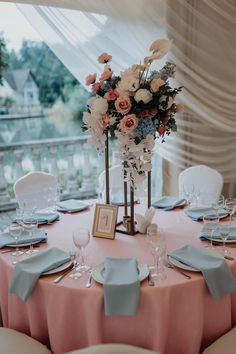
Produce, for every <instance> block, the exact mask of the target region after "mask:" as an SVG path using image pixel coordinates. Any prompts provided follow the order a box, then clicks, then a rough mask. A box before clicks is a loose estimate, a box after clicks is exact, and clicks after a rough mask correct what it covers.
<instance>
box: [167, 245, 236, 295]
mask: <svg viewBox="0 0 236 354" xmlns="http://www.w3.org/2000/svg"><path fill="white" fill-rule="evenodd" d="M168 255H169V256H171V257H172V258H175V259H177V260H178V261H180V262H182V263H184V264H187V265H189V266H190V267H193V268H196V269H198V270H200V271H201V272H202V275H203V277H204V279H205V281H206V284H207V287H208V289H209V291H210V293H211V295H212V297H213V299H215V300H216V299H218V298H219V297H220V296H222V295H226V294H230V293H232V292H234V291H236V281H235V279H234V277H233V275H232V273H231V271H230V270H229V268H228V267H227V264H226V263H225V261H224V259H223V258H220V257H219V256H217V255H213V254H210V253H209V251H208V250H206V249H202V248H196V247H193V246H191V245H186V246H184V247H182V248H180V249H178V250H175V251H173V252H171V253H169V254H168Z"/></svg>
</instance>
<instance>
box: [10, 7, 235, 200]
mask: <svg viewBox="0 0 236 354" xmlns="http://www.w3.org/2000/svg"><path fill="white" fill-rule="evenodd" d="M28 2H30V1H28ZM34 3H35V2H34ZM37 3H38V4H40V5H48V6H49V5H51V6H55V7H44V6H35V5H34V6H29V5H20V4H18V5H17V6H18V8H19V9H20V10H21V12H22V13H23V14H24V15H25V16H26V18H27V19H28V20H29V21H30V22H31V24H32V25H33V26H34V27H35V28H36V30H38V32H39V33H40V34H41V36H42V38H43V39H44V40H45V41H46V42H47V43H48V45H49V46H50V47H51V48H52V50H53V51H54V52H55V54H56V55H57V56H58V57H59V58H60V59H61V60H62V61H63V63H64V64H65V65H66V66H67V67H68V68H69V70H70V71H71V72H72V73H73V74H74V75H75V76H76V77H77V78H78V79H79V80H80V81H81V82H83V81H84V78H85V76H86V75H87V74H88V73H92V72H95V71H96V72H98V71H100V66H99V64H98V63H97V62H96V58H97V55H98V54H100V53H101V52H102V51H108V52H109V53H111V54H112V55H113V57H114V60H113V68H114V70H115V71H117V72H119V71H120V70H122V69H123V68H125V67H127V66H128V65H130V64H133V63H136V62H138V59H139V58H143V57H144V56H145V55H146V54H147V49H148V48H147V47H148V45H149V43H151V42H152V41H153V40H155V39H156V38H158V37H159V38H161V37H163V36H166V34H165V33H168V37H169V38H173V39H174V45H173V47H172V52H171V57H170V59H171V60H172V61H174V62H175V63H176V65H177V77H176V80H177V84H181V85H183V86H184V90H183V93H182V95H181V98H182V100H183V103H184V104H185V106H186V110H185V113H184V114H183V115H180V116H179V119H178V134H172V135H171V136H170V137H168V139H167V141H168V143H165V144H160V143H158V144H157V151H158V153H159V154H160V155H161V156H162V157H163V158H164V159H165V162H164V186H165V192H168V193H174V192H177V185H178V183H177V177H178V172H179V171H181V170H182V169H184V168H186V167H188V166H192V165H195V164H200V163H201V164H202V163H203V164H206V165H209V166H211V167H213V168H216V169H217V170H218V171H219V172H220V173H222V175H223V177H224V182H225V186H224V190H225V194H226V195H234V196H236V162H235V161H236V139H235V133H236V119H235V112H236V100H235V93H236V85H235V82H236V71H235V69H234V65H235V62H236V50H235V49H236V48H235V47H236V45H235V40H234V39H235V34H236V2H235V0H224V1H221V0H188V1H186V0H174V1H173V0H163V1H162V0H159V1H158V0H135V1H125V0H120V1H119V2H118V1H115V0H109V1H108V0H107V1H104V0H103V1H102V0H96V1H95V0H93V1H91V0H87V1H85V0H84V1H82V0H74V1H72V0H62V1H56V0H44V1H43V0H41V1H40V0H37ZM59 4H60V5H59ZM57 6H60V7H61V8H57ZM62 7H64V9H62ZM65 8H70V9H76V10H77V11H73V10H68V9H65ZM165 59H166V58H165ZM170 185H171V188H170Z"/></svg>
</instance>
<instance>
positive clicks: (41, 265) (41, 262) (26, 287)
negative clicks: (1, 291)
mask: <svg viewBox="0 0 236 354" xmlns="http://www.w3.org/2000/svg"><path fill="white" fill-rule="evenodd" d="M70 259H71V254H70V253H69V252H65V251H62V250H60V249H59V248H50V249H47V250H45V251H42V252H39V253H37V254H35V255H32V256H29V257H27V258H25V259H24V260H22V261H19V262H18V263H17V264H16V267H15V270H14V272H13V276H12V280H11V284H10V288H9V292H10V293H14V294H17V295H18V296H19V297H20V298H21V299H22V300H24V301H25V300H27V298H28V297H29V295H30V294H31V292H32V291H33V289H34V287H35V286H36V284H37V281H38V279H39V277H40V275H41V274H42V273H43V272H46V271H49V270H51V269H54V268H57V267H59V266H60V265H62V264H64V263H66V262H68V261H70Z"/></svg>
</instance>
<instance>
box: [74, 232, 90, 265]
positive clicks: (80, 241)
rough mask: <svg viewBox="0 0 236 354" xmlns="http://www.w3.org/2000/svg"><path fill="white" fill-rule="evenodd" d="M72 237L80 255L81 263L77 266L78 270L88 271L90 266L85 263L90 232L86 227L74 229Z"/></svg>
mask: <svg viewBox="0 0 236 354" xmlns="http://www.w3.org/2000/svg"><path fill="white" fill-rule="evenodd" d="M72 238H73V242H74V244H75V246H76V247H77V249H78V251H79V256H80V263H79V265H78V266H77V267H76V270H77V271H79V272H80V271H81V272H86V271H88V270H89V269H90V267H89V266H88V265H87V264H86V263H85V248H86V246H87V245H88V243H89V241H90V232H89V230H88V229H86V228H80V229H78V230H74V231H73V233H72Z"/></svg>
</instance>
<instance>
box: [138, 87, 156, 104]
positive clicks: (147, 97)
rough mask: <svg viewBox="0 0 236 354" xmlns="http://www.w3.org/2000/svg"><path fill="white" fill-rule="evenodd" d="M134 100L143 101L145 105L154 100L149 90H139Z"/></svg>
mask: <svg viewBox="0 0 236 354" xmlns="http://www.w3.org/2000/svg"><path fill="white" fill-rule="evenodd" d="M134 99H135V101H136V102H140V101H143V103H144V104H146V103H148V102H150V101H151V100H152V93H151V92H150V91H149V90H147V89H139V90H138V91H137V92H136V93H135V95H134Z"/></svg>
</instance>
